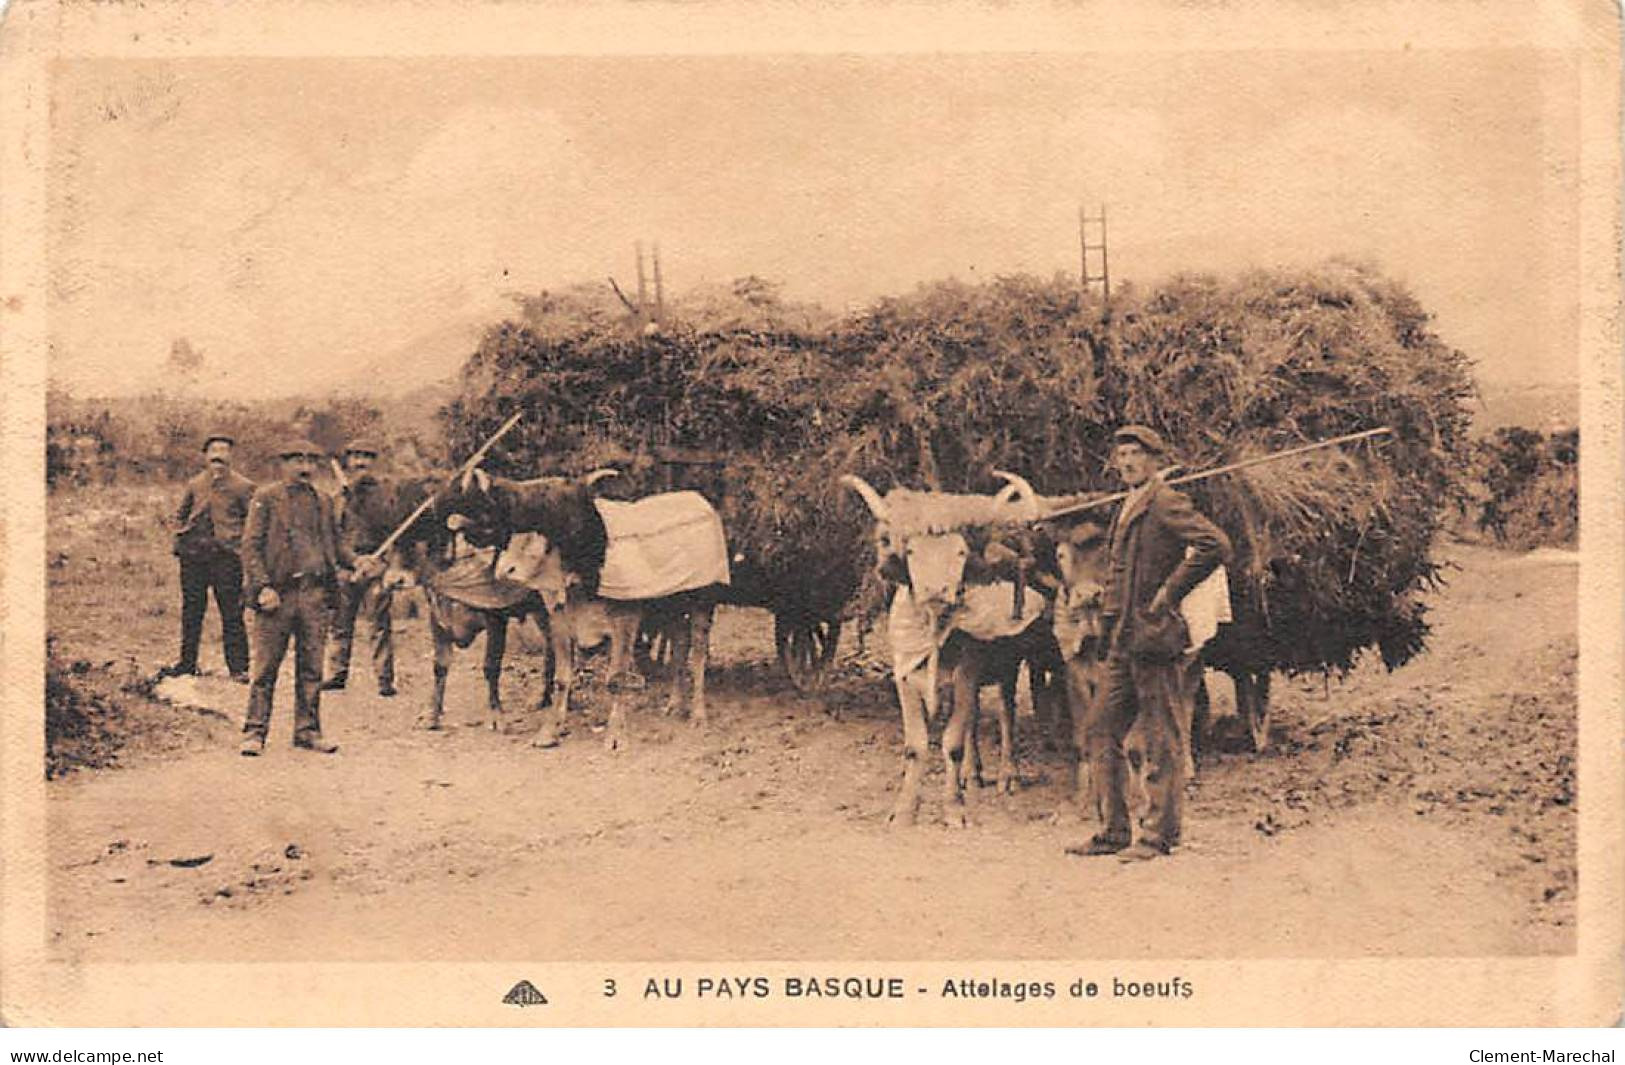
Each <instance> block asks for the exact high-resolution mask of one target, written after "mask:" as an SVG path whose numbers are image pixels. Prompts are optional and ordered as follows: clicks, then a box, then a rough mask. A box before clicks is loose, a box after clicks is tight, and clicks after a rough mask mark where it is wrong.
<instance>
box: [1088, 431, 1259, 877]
mask: <svg viewBox="0 0 1625 1065" xmlns="http://www.w3.org/2000/svg"><path fill="white" fill-rule="evenodd" d="M1112 439H1113V445H1114V446H1113V448H1112V466H1113V467H1114V468H1115V469H1116V470H1117V472H1118V474H1119V475H1120V476H1121V477H1122V479H1123V481H1124V482H1125V483H1126V484H1127V485H1128V486H1129V495H1128V498H1126V499H1124V500H1123V503H1122V506H1121V507H1120V508H1119V510H1118V512H1117V517H1116V519H1115V520H1114V521H1113V522H1112V527H1111V532H1110V541H1109V551H1110V560H1111V562H1110V565H1111V572H1110V577H1109V580H1108V583H1107V586H1106V596H1105V613H1106V625H1107V632H1108V634H1109V638H1110V641H1111V642H1110V645H1109V650H1108V651H1107V656H1106V681H1105V691H1104V693H1103V695H1102V697H1101V698H1100V699H1097V700H1096V701H1095V703H1094V705H1092V706H1090V707H1088V709H1087V711H1086V714H1085V722H1084V734H1085V744H1086V747H1087V756H1088V758H1089V769H1090V772H1091V773H1092V774H1094V779H1095V781H1096V786H1097V787H1100V788H1101V789H1102V790H1103V792H1104V797H1105V807H1106V827H1105V830H1104V831H1102V832H1100V833H1098V834H1097V835H1095V836H1094V837H1093V838H1092V839H1090V840H1089V841H1088V843H1086V844H1085V845H1084V846H1083V847H1082V848H1081V850H1082V852H1083V853H1085V854H1119V856H1120V857H1121V858H1122V860H1124V861H1134V860H1146V859H1151V858H1157V857H1160V856H1162V855H1165V854H1168V853H1170V852H1171V851H1172V850H1173V848H1174V847H1175V846H1176V845H1178V843H1179V837H1180V820H1181V815H1182V812H1183V806H1184V797H1185V778H1186V750H1187V747H1188V745H1189V743H1190V727H1191V712H1192V695H1193V692H1192V691H1191V686H1190V671H1189V669H1188V668H1187V666H1188V662H1187V659H1186V648H1187V645H1188V644H1189V642H1190V635H1189V633H1188V632H1187V630H1186V627H1185V621H1184V619H1183V618H1182V617H1181V616H1180V613H1179V607H1180V603H1181V601H1182V600H1183V599H1184V598H1185V596H1186V594H1188V593H1189V592H1190V591H1191V589H1192V588H1195V587H1196V586H1197V585H1198V584H1200V583H1201V582H1202V580H1203V578H1205V577H1206V576H1207V575H1208V574H1210V573H1212V572H1213V570H1214V569H1215V568H1217V567H1218V566H1219V565H1220V564H1221V563H1224V562H1226V561H1228V560H1229V557H1230V541H1229V540H1228V539H1226V538H1225V535H1224V533H1223V532H1221V531H1220V530H1219V528H1218V527H1217V526H1216V525H1214V524H1213V523H1212V522H1210V521H1208V520H1207V519H1206V518H1204V517H1203V516H1202V515H1201V514H1199V513H1197V511H1196V508H1195V507H1194V506H1192V505H1191V501H1190V500H1189V499H1188V498H1186V497H1185V496H1184V495H1183V494H1181V493H1179V492H1177V491H1175V490H1174V489H1172V488H1170V487H1169V486H1168V485H1166V484H1164V483H1163V479H1162V475H1161V471H1162V468H1163V466H1164V465H1165V459H1166V455H1167V448H1166V447H1165V446H1164V445H1163V442H1162V438H1161V437H1160V436H1158V435H1157V434H1156V433H1155V432H1153V431H1152V430H1150V429H1147V428H1146V427H1144V426H1141V425H1130V426H1125V427H1124V428H1121V429H1119V430H1118V431H1117V432H1116V433H1115V434H1113V437H1112ZM1142 715H1143V716H1144V719H1145V720H1144V724H1143V726H1142V727H1143V729H1144V733H1145V739H1146V746H1147V748H1148V750H1147V751H1146V760H1147V772H1146V777H1145V790H1146V794H1147V799H1148V802H1147V809H1146V814H1145V817H1144V819H1143V820H1142V823H1141V831H1140V841H1139V842H1138V843H1136V844H1134V845H1133V846H1130V843H1131V842H1132V839H1131V835H1130V826H1129V817H1128V794H1127V775H1128V774H1127V757H1126V755H1125V753H1124V749H1123V744H1124V740H1125V739H1126V738H1127V736H1128V732H1129V729H1130V728H1132V727H1133V725H1134V722H1135V719H1136V718H1138V717H1141V716H1142ZM1119 852H1120V853H1119Z"/></svg>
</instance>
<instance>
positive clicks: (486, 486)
mask: <svg viewBox="0 0 1625 1065" xmlns="http://www.w3.org/2000/svg"><path fill="white" fill-rule="evenodd" d="M476 487H477V488H479V490H480V494H481V495H485V494H486V493H488V492H489V491H491V475H490V474H489V473H486V472H485V471H484V470H482V469H480V468H479V467H478V466H474V467H471V468H470V469H469V471H468V472H467V473H465V474H463V491H464V492H468V491H471V490H473V489H474V488H476Z"/></svg>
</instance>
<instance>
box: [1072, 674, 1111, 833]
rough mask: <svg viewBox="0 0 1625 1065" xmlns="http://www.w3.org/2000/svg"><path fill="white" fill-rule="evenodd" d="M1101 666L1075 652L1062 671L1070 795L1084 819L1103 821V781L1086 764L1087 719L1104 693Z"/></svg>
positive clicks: (1087, 742) (1104, 816)
mask: <svg viewBox="0 0 1625 1065" xmlns="http://www.w3.org/2000/svg"><path fill="white" fill-rule="evenodd" d="M1103 668H1104V667H1103V665H1102V664H1101V663H1100V661H1098V660H1097V659H1095V658H1094V657H1093V656H1092V655H1077V656H1075V657H1072V658H1068V659H1066V661H1065V662H1064V663H1063V665H1062V670H1063V671H1064V673H1065V683H1066V702H1067V714H1068V716H1070V717H1071V719H1072V722H1071V724H1072V731H1071V734H1070V735H1069V736H1068V737H1067V741H1066V742H1067V747H1068V750H1067V763H1068V765H1069V767H1070V770H1071V778H1072V779H1071V784H1072V795H1073V799H1074V801H1075V802H1076V803H1077V806H1078V810H1079V812H1080V813H1081V814H1082V816H1083V818H1084V820H1086V821H1087V820H1099V821H1104V820H1105V818H1106V806H1105V793H1104V792H1103V791H1102V785H1103V783H1104V782H1103V781H1098V780H1096V779H1095V775H1094V773H1093V772H1092V771H1091V769H1090V767H1089V764H1088V755H1089V735H1088V727H1087V726H1088V721H1089V718H1090V716H1091V715H1092V714H1093V713H1094V712H1095V711H1094V710H1093V709H1092V708H1093V705H1094V703H1095V701H1096V700H1097V699H1100V698H1101V697H1102V695H1103V694H1104V693H1103V691H1102V688H1101V676H1100V672H1101V670H1102V669H1103Z"/></svg>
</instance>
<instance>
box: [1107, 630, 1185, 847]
mask: <svg viewBox="0 0 1625 1065" xmlns="http://www.w3.org/2000/svg"><path fill="white" fill-rule="evenodd" d="M1191 676H1192V670H1191V668H1190V663H1189V661H1188V659H1187V658H1185V657H1180V658H1175V659H1168V660H1163V659H1143V658H1135V657H1133V656H1131V655H1129V654H1127V653H1125V652H1123V651H1120V650H1113V651H1112V652H1110V653H1109V654H1108V655H1107V657H1106V677H1105V690H1104V692H1103V694H1102V696H1101V698H1099V699H1096V700H1094V701H1093V702H1092V704H1091V705H1090V706H1089V709H1088V716H1087V719H1086V721H1085V724H1084V742H1085V747H1086V750H1087V753H1088V758H1089V766H1090V772H1091V773H1093V774H1094V779H1095V780H1096V782H1097V786H1099V787H1100V788H1101V789H1102V792H1103V798H1104V801H1105V803H1104V804H1105V815H1106V835H1108V836H1110V837H1112V838H1115V839H1121V840H1127V839H1129V838H1130V826H1129V812H1128V755H1127V752H1126V751H1125V749H1124V742H1125V740H1126V739H1127V738H1128V734H1129V730H1130V729H1131V728H1133V727H1134V724H1135V722H1136V721H1139V722H1140V730H1141V733H1142V735H1143V736H1144V738H1145V745H1146V752H1145V757H1146V772H1145V777H1144V783H1145V791H1146V811H1145V816H1144V817H1143V818H1142V819H1141V826H1140V827H1141V832H1140V835H1141V839H1142V840H1144V841H1146V842H1149V843H1152V844H1160V845H1162V846H1164V847H1173V846H1175V845H1177V844H1178V843H1179V838H1180V828H1181V819H1182V817H1183V815H1184V805H1185V782H1186V765H1187V760H1186V751H1187V749H1188V748H1189V745H1190V730H1191V714H1192V711H1193V709H1194V703H1193V699H1192V695H1193V691H1192V685H1191Z"/></svg>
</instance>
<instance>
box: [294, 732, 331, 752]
mask: <svg viewBox="0 0 1625 1065" xmlns="http://www.w3.org/2000/svg"><path fill="white" fill-rule="evenodd" d="M293 745H294V746H295V747H298V748H299V749H300V750H302V751H315V752H316V753H317V754H332V753H333V752H334V751H336V750H338V749H339V745H338V744H336V743H334V742H333V741H331V740H327V739H323V738H322V737H321V736H320V735H316V736H305V737H303V738H301V739H296V740H294V741H293Z"/></svg>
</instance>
